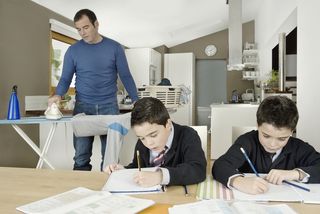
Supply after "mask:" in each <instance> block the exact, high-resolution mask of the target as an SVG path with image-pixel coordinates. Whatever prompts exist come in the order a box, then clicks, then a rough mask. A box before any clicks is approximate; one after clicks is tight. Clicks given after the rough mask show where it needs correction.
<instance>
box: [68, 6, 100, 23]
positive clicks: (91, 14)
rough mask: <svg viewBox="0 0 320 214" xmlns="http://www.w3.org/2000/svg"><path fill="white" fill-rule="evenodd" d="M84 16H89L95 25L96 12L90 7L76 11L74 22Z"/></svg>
mask: <svg viewBox="0 0 320 214" xmlns="http://www.w3.org/2000/svg"><path fill="white" fill-rule="evenodd" d="M82 16H87V17H88V18H89V20H90V22H91V23H92V25H93V26H94V22H95V21H97V17H96V14H94V12H93V11H91V10H89V9H82V10H79V11H78V12H77V13H76V15H74V18H73V22H77V21H79V20H80V19H81V17H82Z"/></svg>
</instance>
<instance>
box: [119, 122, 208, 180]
mask: <svg viewBox="0 0 320 214" xmlns="http://www.w3.org/2000/svg"><path fill="white" fill-rule="evenodd" d="M172 124H173V130H174V132H173V136H172V141H171V142H169V149H168V151H167V152H166V153H165V156H164V163H163V164H162V165H161V168H165V169H167V170H168V172H169V176H170V179H169V183H168V185H188V184H196V183H199V182H201V181H203V180H205V178H206V165H207V162H206V158H205V155H204V152H203V150H202V148H201V140H200V137H199V135H198V134H197V132H196V131H195V130H194V129H192V128H190V127H188V126H181V125H178V124H176V123H172ZM167 145H168V144H167ZM137 150H139V153H140V164H141V167H152V164H151V163H150V152H151V151H150V150H149V149H148V148H147V147H145V146H144V145H143V143H142V142H141V141H140V140H138V142H137V144H136V147H135V152H134V158H133V161H132V163H130V164H129V165H128V166H126V167H125V168H137V167H138V164H137V156H136V151H137Z"/></svg>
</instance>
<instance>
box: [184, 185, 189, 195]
mask: <svg viewBox="0 0 320 214" xmlns="http://www.w3.org/2000/svg"><path fill="white" fill-rule="evenodd" d="M183 188H184V194H185V196H189V193H188V188H187V185H183Z"/></svg>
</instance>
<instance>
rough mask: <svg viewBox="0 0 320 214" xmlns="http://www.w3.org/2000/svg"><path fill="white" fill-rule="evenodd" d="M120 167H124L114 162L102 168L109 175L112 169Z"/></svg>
mask: <svg viewBox="0 0 320 214" xmlns="http://www.w3.org/2000/svg"><path fill="white" fill-rule="evenodd" d="M120 169H124V167H123V166H122V165H120V164H116V163H114V164H110V165H108V166H106V168H104V170H103V171H104V172H106V173H108V174H109V175H110V174H111V173H112V172H113V171H116V170H120Z"/></svg>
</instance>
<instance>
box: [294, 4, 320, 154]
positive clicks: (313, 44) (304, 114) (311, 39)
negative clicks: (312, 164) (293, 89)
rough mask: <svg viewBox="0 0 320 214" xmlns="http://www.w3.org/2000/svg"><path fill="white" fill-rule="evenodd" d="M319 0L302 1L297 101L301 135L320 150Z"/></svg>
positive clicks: (299, 11) (299, 18)
mask: <svg viewBox="0 0 320 214" xmlns="http://www.w3.org/2000/svg"><path fill="white" fill-rule="evenodd" d="M319 8H320V1H319V0H308V1H303V0H298V31H297V43H298V46H297V91H298V94H297V95H298V96H297V102H298V109H299V112H300V121H299V123H298V128H297V136H298V137H299V138H301V139H304V140H305V141H307V142H309V143H310V144H312V145H313V146H314V147H315V148H316V149H317V150H318V151H320V140H319V133H318V131H319V127H320V111H319V108H320V99H319V98H320V95H319V84H320V54H319V50H320V27H319V24H316V23H317V21H316V20H319V19H320V13H319Z"/></svg>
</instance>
